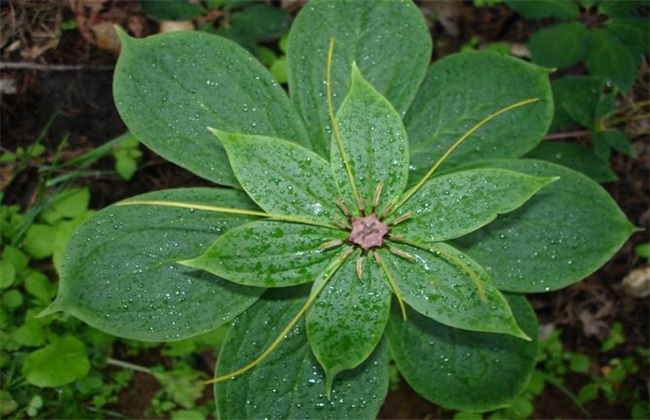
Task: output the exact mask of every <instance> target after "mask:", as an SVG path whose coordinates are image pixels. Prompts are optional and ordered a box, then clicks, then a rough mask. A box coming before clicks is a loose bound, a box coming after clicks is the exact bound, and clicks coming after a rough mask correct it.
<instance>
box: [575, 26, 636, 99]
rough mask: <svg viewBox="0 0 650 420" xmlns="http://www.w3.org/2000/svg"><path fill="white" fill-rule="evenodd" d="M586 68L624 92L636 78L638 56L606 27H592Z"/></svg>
mask: <svg viewBox="0 0 650 420" xmlns="http://www.w3.org/2000/svg"><path fill="white" fill-rule="evenodd" d="M589 45H590V49H589V55H588V56H587V61H586V64H587V70H589V72H590V73H591V74H593V75H595V76H600V77H602V78H604V79H606V80H608V81H609V82H610V83H612V84H613V85H614V86H616V88H617V89H618V90H619V91H620V92H621V93H626V92H627V91H629V90H630V88H631V87H632V84H633V83H634V81H635V80H636V76H637V72H638V67H639V60H640V56H636V55H634V54H632V53H631V52H630V51H629V50H628V49H627V48H625V45H623V43H622V42H621V41H620V40H619V39H618V38H617V37H616V35H614V33H612V32H611V31H610V30H608V29H593V30H592V31H591V38H590V41H589Z"/></svg>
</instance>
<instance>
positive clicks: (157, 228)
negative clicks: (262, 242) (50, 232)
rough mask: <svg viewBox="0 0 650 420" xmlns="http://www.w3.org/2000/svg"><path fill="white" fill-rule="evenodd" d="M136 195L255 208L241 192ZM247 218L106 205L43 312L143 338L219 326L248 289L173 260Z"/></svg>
mask: <svg viewBox="0 0 650 420" xmlns="http://www.w3.org/2000/svg"><path fill="white" fill-rule="evenodd" d="M132 200H163V201H180V202H190V203H197V204H210V205H220V204H221V205H224V206H230V207H234V208H240V209H251V208H255V207H254V205H253V204H252V203H251V202H250V201H249V200H248V199H247V197H245V195H244V194H243V193H241V192H239V191H233V190H219V189H208V188H192V189H183V190H169V191H159V192H155V193H151V194H145V195H141V196H138V197H135V198H133V199H132ZM248 220H250V218H249V217H246V216H240V215H228V214H219V213H213V212H204V211H199V210H192V209H184V208H173V207H164V206H152V205H120V206H111V207H108V208H106V209H104V210H102V211H100V212H98V213H97V214H95V215H94V216H93V217H92V218H91V219H90V220H88V221H87V222H86V223H85V224H84V225H82V226H81V227H80V228H79V229H78V230H77V231H76V233H75V235H74V236H73V238H72V239H71V241H70V243H69V245H68V250H67V253H66V255H65V258H64V259H63V264H62V267H61V271H60V286H59V295H58V296H57V299H56V301H55V302H54V304H53V305H52V306H51V307H50V308H49V309H48V310H46V312H45V314H48V313H51V312H54V311H57V310H63V311H65V312H68V313H70V314H72V315H74V316H76V317H78V318H80V319H81V320H83V321H84V322H86V323H88V324H90V325H91V326H93V327H95V328H98V329H100V330H102V331H106V332H108V333H111V334H114V335H118V336H121V337H126V338H132V339H137V340H143V341H169V340H180V339H183V338H187V337H190V336H194V335H198V334H201V333H203V332H206V331H209V330H212V329H215V328H217V327H218V326H220V325H222V324H224V323H226V322H228V321H230V320H232V319H233V318H234V317H235V316H237V315H238V314H239V313H240V312H241V311H243V310H244V309H246V308H247V307H248V306H250V305H251V304H252V303H253V302H255V300H257V298H258V296H259V295H260V294H261V293H262V292H263V289H261V288H260V289H258V288H248V287H242V286H239V285H236V284H234V283H231V282H229V281H226V280H223V279H220V278H218V277H215V276H213V275H211V274H208V273H206V272H200V271H197V270H194V269H190V268H188V267H183V266H181V265H179V264H177V263H176V261H179V260H182V259H188V258H192V257H195V256H196V255H200V254H201V253H203V252H204V251H205V249H206V248H207V247H208V246H209V244H211V243H212V242H213V241H214V240H215V238H217V237H219V235H220V234H221V233H222V232H223V231H226V230H227V229H230V228H232V227H235V226H237V225H239V224H241V223H243V222H245V221H248Z"/></svg>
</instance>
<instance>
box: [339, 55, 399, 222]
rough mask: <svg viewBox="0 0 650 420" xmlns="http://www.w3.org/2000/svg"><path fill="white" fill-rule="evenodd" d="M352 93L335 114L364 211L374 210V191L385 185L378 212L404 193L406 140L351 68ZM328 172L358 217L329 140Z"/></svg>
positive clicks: (388, 108) (390, 112) (383, 103)
mask: <svg viewBox="0 0 650 420" xmlns="http://www.w3.org/2000/svg"><path fill="white" fill-rule="evenodd" d="M350 84H351V86H350V91H349V92H348V95H347V96H346V97H345V100H344V101H343V103H342V104H341V107H340V108H339V110H338V113H337V115H336V120H337V122H338V124H339V132H340V136H341V143H342V146H343V149H344V150H345V153H346V155H347V158H348V159H349V164H350V170H351V171H352V173H353V174H354V179H355V184H356V188H357V189H358V192H359V194H360V195H361V197H362V199H363V201H364V203H365V208H367V209H370V208H371V207H372V201H373V197H374V195H375V191H376V190H377V186H378V185H379V184H383V188H382V193H381V197H380V200H379V203H378V204H379V205H378V207H377V211H378V212H379V213H381V211H382V210H383V209H384V208H385V206H386V205H387V204H388V203H389V202H391V201H394V200H396V199H397V198H398V196H399V195H400V194H401V193H402V192H404V189H405V188H406V183H407V180H408V140H407V138H406V130H405V129H404V125H403V124H402V118H401V116H400V115H399V114H398V113H397V111H395V109H394V108H393V106H392V105H391V104H390V102H388V101H387V100H386V99H384V98H383V97H382V96H381V95H380V94H379V92H377V91H376V90H375V89H374V88H373V87H372V86H371V85H370V84H369V83H368V82H367V81H366V80H365V79H364V78H363V76H362V75H361V73H359V69H358V68H357V66H356V64H355V63H353V65H352V76H351V82H350ZM330 153H331V158H330V160H331V162H332V172H333V173H334V178H335V180H336V184H337V186H338V189H339V191H340V192H341V198H342V199H343V202H345V203H347V205H348V207H349V208H350V209H353V208H354V211H353V214H354V215H355V216H359V213H358V211H357V209H356V199H355V195H354V193H353V190H352V189H351V185H350V180H349V177H348V174H347V172H346V168H345V165H344V164H343V157H342V156H341V152H340V149H339V147H338V146H337V140H336V136H332V144H331V146H330Z"/></svg>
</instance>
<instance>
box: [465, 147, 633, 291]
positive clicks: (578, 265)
mask: <svg viewBox="0 0 650 420" xmlns="http://www.w3.org/2000/svg"><path fill="white" fill-rule="evenodd" d="M481 166H488V167H498V168H503V169H510V170H514V171H519V172H524V173H527V174H529V175H534V176H559V177H560V180H559V181H557V182H554V183H553V184H552V185H549V186H548V187H546V188H544V189H543V190H542V191H540V192H539V193H538V194H537V195H535V197H533V198H532V199H530V200H529V201H528V202H527V203H526V204H525V205H524V206H522V207H521V208H520V209H518V210H515V211H514V212H511V213H508V214H505V215H503V216H501V217H500V218H498V219H497V220H495V221H494V222H492V223H490V224H489V225H487V226H486V227H485V228H483V229H481V230H479V231H476V232H474V233H472V234H470V235H468V236H465V237H463V238H460V239H459V240H457V241H456V245H457V246H459V247H460V249H461V251H463V252H466V253H467V254H468V255H469V256H470V257H471V258H473V259H474V260H476V261H477V262H478V263H479V264H480V265H481V266H483V267H484V268H485V269H486V270H487V272H488V273H489V274H490V277H492V280H493V281H494V284H495V285H496V286H497V287H498V288H500V289H502V290H510V291H516V292H526V293H536V292H544V291H549V290H556V289H559V288H562V287H565V286H568V285H570V284H573V283H575V282H577V281H579V280H581V279H583V278H584V277H586V276H588V275H589V274H591V273H592V272H594V271H595V270H597V269H598V268H599V267H600V266H601V265H603V264H604V263H605V262H606V261H607V260H609V259H610V258H611V257H612V256H613V255H614V253H615V252H616V251H617V250H618V249H619V248H620V247H621V246H622V245H623V243H624V242H625V241H626V240H627V238H628V237H629V236H630V235H631V234H632V233H633V232H635V231H636V230H637V229H636V228H635V227H634V226H633V225H632V224H631V223H630V222H629V221H628V220H627V218H626V217H625V215H624V214H623V212H621V210H620V209H619V208H618V206H617V205H616V203H615V202H614V200H612V198H611V197H610V196H609V195H608V194H607V192H606V191H605V190H603V189H602V188H601V187H600V186H599V185H598V184H596V182H594V181H592V180H591V179H589V178H587V177H586V176H584V175H582V174H580V173H578V172H575V171H573V170H571V169H568V168H565V167H563V166H559V165H555V164H553V163H550V162H544V161H537V160H519V161H515V160H495V161H490V162H485V163H483V164H481Z"/></svg>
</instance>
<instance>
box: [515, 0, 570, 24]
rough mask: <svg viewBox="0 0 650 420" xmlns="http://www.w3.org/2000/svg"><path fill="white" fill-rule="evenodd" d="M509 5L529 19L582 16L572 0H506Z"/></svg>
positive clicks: (565, 18) (563, 18) (566, 18)
mask: <svg viewBox="0 0 650 420" xmlns="http://www.w3.org/2000/svg"><path fill="white" fill-rule="evenodd" d="M505 3H506V4H507V5H508V7H510V8H511V9H513V10H514V11H516V12H517V13H519V14H520V15H522V16H524V17H525V18H527V19H541V18H548V17H554V18H558V19H562V20H568V19H575V18H578V17H579V16H580V9H578V5H577V4H576V3H575V1H571V0H527V1H521V0H506V2H505Z"/></svg>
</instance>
